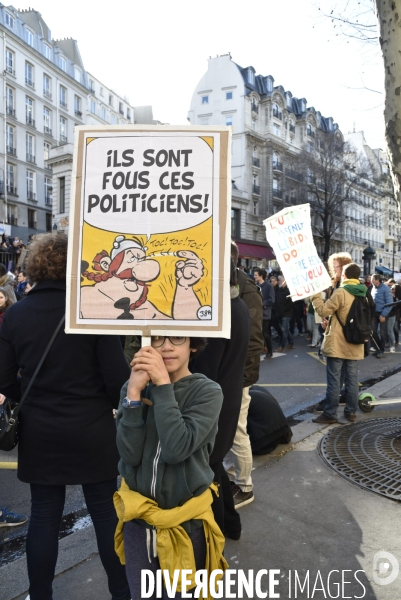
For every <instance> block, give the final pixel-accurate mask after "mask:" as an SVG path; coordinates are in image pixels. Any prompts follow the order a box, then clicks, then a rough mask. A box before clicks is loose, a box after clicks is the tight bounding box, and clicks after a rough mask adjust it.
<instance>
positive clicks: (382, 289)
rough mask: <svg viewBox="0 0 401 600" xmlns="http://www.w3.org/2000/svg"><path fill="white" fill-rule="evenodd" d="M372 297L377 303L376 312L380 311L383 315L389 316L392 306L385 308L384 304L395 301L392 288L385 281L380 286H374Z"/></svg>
mask: <svg viewBox="0 0 401 600" xmlns="http://www.w3.org/2000/svg"><path fill="white" fill-rule="evenodd" d="M372 298H373V300H374V302H375V304H376V312H377V313H380V316H382V317H388V315H389V314H390V312H391V306H387V308H384V305H385V304H388V303H389V302H394V298H393V294H392V292H391V288H390V287H389V286H388V285H385V284H384V283H381V284H380V285H379V286H378V287H376V286H372Z"/></svg>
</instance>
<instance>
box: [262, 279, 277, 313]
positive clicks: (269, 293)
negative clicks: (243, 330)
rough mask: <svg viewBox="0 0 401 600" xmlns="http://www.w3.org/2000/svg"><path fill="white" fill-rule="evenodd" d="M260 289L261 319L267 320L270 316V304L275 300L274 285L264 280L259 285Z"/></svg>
mask: <svg viewBox="0 0 401 600" xmlns="http://www.w3.org/2000/svg"><path fill="white" fill-rule="evenodd" d="M260 291H261V292H262V300H263V320H269V319H271V318H272V306H273V304H274V303H275V301H276V294H275V291H274V287H273V286H272V284H271V283H270V282H269V281H267V280H266V281H264V282H263V283H262V285H261V286H260Z"/></svg>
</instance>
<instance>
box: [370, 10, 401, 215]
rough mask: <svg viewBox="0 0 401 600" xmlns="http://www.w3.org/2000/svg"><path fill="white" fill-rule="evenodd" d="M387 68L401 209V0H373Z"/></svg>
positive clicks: (390, 137) (388, 119)
mask: <svg viewBox="0 0 401 600" xmlns="http://www.w3.org/2000/svg"><path fill="white" fill-rule="evenodd" d="M374 2H375V5H376V14H377V18H378V22H379V35H380V45H381V49H382V53H383V60H384V71H385V105H384V119H385V124H386V141H387V146H388V153H389V159H390V166H391V176H392V179H393V184H394V192H395V196H396V200H397V204H398V210H399V211H400V209H401V0H374Z"/></svg>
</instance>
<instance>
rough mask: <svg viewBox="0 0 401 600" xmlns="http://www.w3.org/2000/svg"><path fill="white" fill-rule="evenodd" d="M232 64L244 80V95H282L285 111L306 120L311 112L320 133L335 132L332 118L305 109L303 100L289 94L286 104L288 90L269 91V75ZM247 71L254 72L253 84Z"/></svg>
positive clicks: (277, 88) (250, 67) (310, 109)
mask: <svg viewBox="0 0 401 600" xmlns="http://www.w3.org/2000/svg"><path fill="white" fill-rule="evenodd" d="M233 62H234V61H233ZM234 64H235V65H236V66H237V68H238V69H239V71H240V73H241V75H242V79H243V80H244V85H245V93H246V95H248V96H249V95H250V94H251V93H252V92H257V93H258V94H259V96H260V98H261V99H262V100H263V99H264V98H267V97H272V96H273V94H274V93H275V92H280V94H282V95H283V96H284V98H285V99H286V101H285V108H286V110H288V111H289V112H290V113H293V114H294V115H295V116H296V117H297V118H306V116H307V114H308V113H309V112H312V113H313V114H314V116H315V117H316V119H317V123H318V127H319V129H321V130H322V131H325V132H334V131H337V129H338V125H337V123H334V122H333V118H332V117H323V116H322V115H321V113H320V112H319V111H316V110H315V108H314V107H307V103H306V100H305V98H296V97H294V96H293V95H292V93H291V92H290V94H291V98H290V102H289V103H288V102H287V98H286V93H287V92H288V90H287V91H286V90H285V89H284V88H283V86H282V85H277V86H274V85H273V87H272V89H271V90H269V88H268V79H269V80H270V81H271V82H272V83H273V82H274V78H273V77H272V76H271V75H268V76H263V75H256V71H255V69H254V67H252V66H248V67H245V68H244V67H241V66H240V65H238V64H237V63H235V62H234ZM249 69H252V70H253V72H254V84H252V83H250V81H249V79H248V72H249Z"/></svg>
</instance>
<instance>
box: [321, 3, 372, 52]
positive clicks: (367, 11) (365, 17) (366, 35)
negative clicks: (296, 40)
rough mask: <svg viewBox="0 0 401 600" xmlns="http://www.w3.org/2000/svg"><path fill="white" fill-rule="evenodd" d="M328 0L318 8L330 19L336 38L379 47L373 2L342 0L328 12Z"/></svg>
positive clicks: (334, 4)
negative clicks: (345, 38) (343, 37)
mask: <svg viewBox="0 0 401 600" xmlns="http://www.w3.org/2000/svg"><path fill="white" fill-rule="evenodd" d="M327 4H328V3H327V0H325V2H324V7H323V5H322V3H321V2H320V3H319V4H318V6H317V8H318V10H319V12H320V14H321V15H322V16H323V17H326V18H327V19H330V20H331V22H332V24H333V29H335V32H334V34H335V35H336V36H345V37H347V38H350V39H351V38H352V39H355V40H358V41H360V42H363V43H364V44H366V43H367V44H372V45H375V46H376V45H377V38H378V30H377V21H376V18H375V15H374V7H373V0H359V1H358V2H355V1H354V0H342V2H341V3H339V2H338V1H337V3H334V2H333V5H332V7H331V10H329V11H327Z"/></svg>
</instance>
